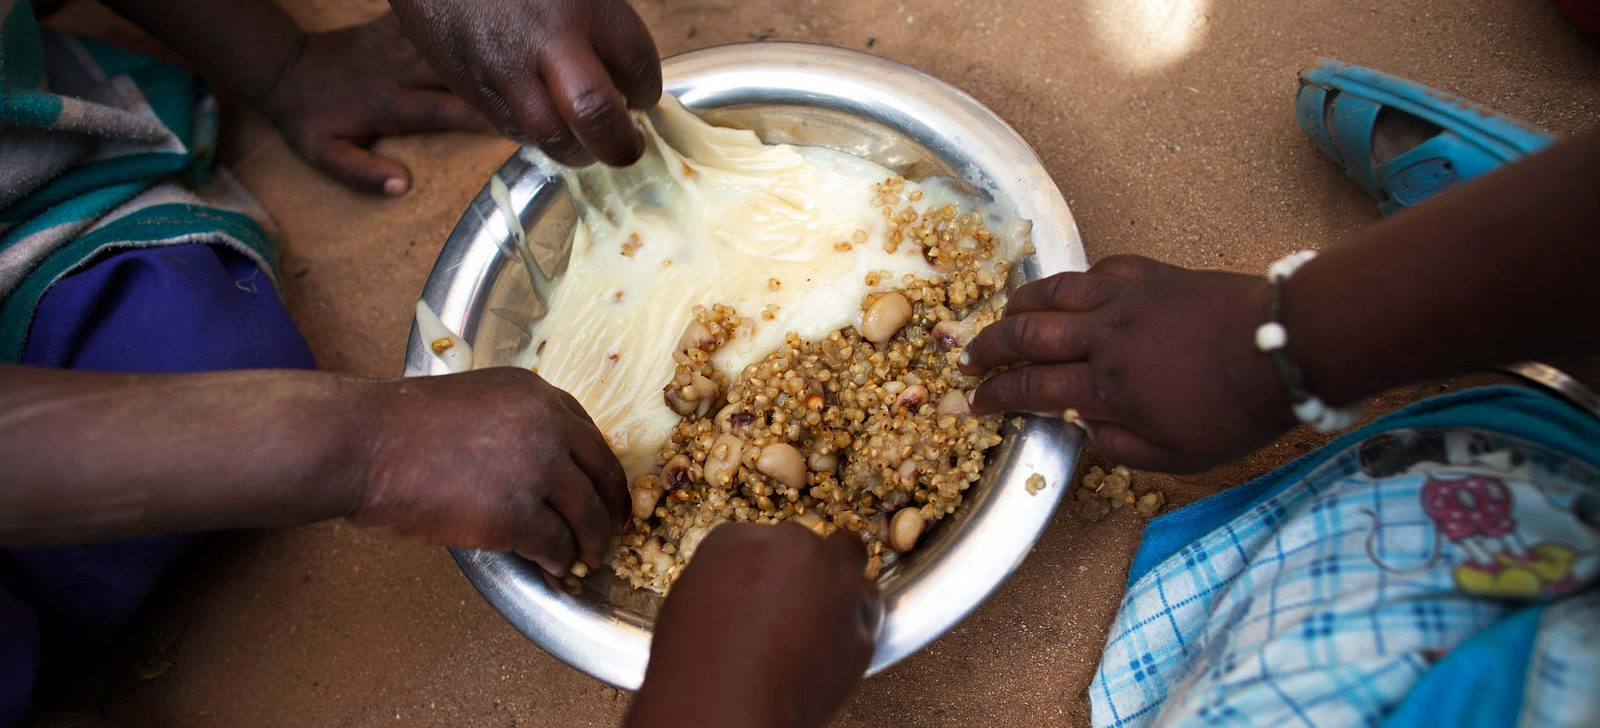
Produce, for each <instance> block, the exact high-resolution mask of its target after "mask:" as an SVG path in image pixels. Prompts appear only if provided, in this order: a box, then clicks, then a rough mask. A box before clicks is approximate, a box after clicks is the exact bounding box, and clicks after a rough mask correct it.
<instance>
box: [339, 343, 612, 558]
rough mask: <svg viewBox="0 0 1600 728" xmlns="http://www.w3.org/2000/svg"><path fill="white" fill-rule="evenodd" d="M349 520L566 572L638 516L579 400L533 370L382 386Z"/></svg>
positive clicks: (599, 553)
mask: <svg viewBox="0 0 1600 728" xmlns="http://www.w3.org/2000/svg"><path fill="white" fill-rule="evenodd" d="M367 405H368V407H370V409H371V412H372V415H371V419H370V420H369V422H370V423H371V427H370V429H371V436H370V437H369V438H367V439H366V440H365V442H366V443H368V444H367V452H366V455H365V462H366V465H365V467H364V468H363V469H362V472H361V482H362V487H361V493H360V498H359V500H358V505H357V506H356V509H355V511H354V513H352V514H351V516H350V520H351V522H353V523H355V524H356V525H358V526H364V527H371V528H379V529H383V530H386V531H390V532H393V533H395V534H397V535H400V536H403V537H409V538H414V539H419V540H422V541H425V542H428V543H434V544H441V545H446V546H453V547H458V548H474V549H485V550H490V551H516V552H517V553H518V554H521V555H522V556H523V557H524V558H527V559H529V560H532V561H534V562H535V563H537V564H539V566H541V567H543V568H544V570H545V571H548V572H550V573H551V574H554V575H556V576H565V575H566V574H567V572H568V571H569V569H570V567H571V566H572V564H573V562H574V560H577V559H581V560H582V561H583V562H584V563H585V564H587V565H589V566H590V567H591V568H599V567H600V566H601V565H602V563H603V562H604V559H605V556H606V551H607V550H608V549H609V547H610V543H611V538H612V536H613V534H615V533H616V532H617V530H618V529H619V528H620V527H621V525H622V524H623V523H625V522H626V521H627V519H628V513H629V510H630V505H629V503H630V501H629V498H628V489H627V482H626V478H625V476H624V475H623V472H622V466H621V465H620V464H618V462H617V459H616V456H614V455H612V453H611V448H610V447H609V446H608V445H607V444H606V441H605V438H603V437H602V436H601V435H600V432H599V431H598V430H596V429H595V426H594V422H593V421H592V420H590V419H589V416H588V415H587V414H585V413H584V411H583V407H582V406H580V405H579V404H578V402H577V400H575V399H573V398H572V396H571V395H569V394H567V393H566V392H563V391H561V390H559V389H556V388H555V387H553V386H551V385H549V384H548V383H546V382H545V381H544V380H542V379H540V378H539V377H538V376H537V375H535V374H533V373H532V372H530V371H527V370H525V369H517V368H510V367H506V368H499V369H483V370H477V371H471V372H465V373H462V374H451V375H446V376H437V377H420V378H411V379H401V380H394V381H386V382H382V383H379V384H378V385H377V388H376V390H375V391H374V392H373V393H371V394H370V395H369V396H368V398H367Z"/></svg>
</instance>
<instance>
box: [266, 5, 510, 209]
mask: <svg viewBox="0 0 1600 728" xmlns="http://www.w3.org/2000/svg"><path fill="white" fill-rule="evenodd" d="M302 43H303V45H302V46H301V47H300V49H299V51H298V53H296V54H295V55H294V56H292V57H291V58H290V60H289V62H288V63H287V64H286V65H285V67H284V68H283V70H282V71H281V72H280V73H279V74H278V77H277V80H276V81H275V82H274V83H273V85H272V87H271V89H270V91H269V92H268V93H267V95H266V97H265V99H264V100H263V101H262V102H261V107H262V111H263V112H264V113H266V115H267V116H268V118H270V119H271V120H272V122H273V124H275V125H276V126H277V127H278V129H279V130H280V131H281V132H282V133H283V137H284V139H285V140H286V141H288V143H289V146H290V147H291V148H293V149H294V150H295V152H296V153H298V154H299V155H300V156H301V157H304V158H305V159H306V161H308V162H310V163H311V164H312V165H313V166H315V167H316V168H317V169H320V170H322V171H323V172H325V173H327V174H328V175H329V176H331V177H333V178H334V179H337V180H339V181H340V182H343V183H344V184H346V185H349V186H351V187H354V188H356V189H359V190H364V191H367V192H373V193H379V192H381V193H385V194H390V195H399V194H404V193H405V192H406V191H407V190H409V189H410V188H411V175H410V173H409V172H407V171H406V168H405V167H403V166H401V165H400V163H398V162H396V161H394V160H392V159H387V158H384V157H380V156H378V155H376V154H374V153H372V152H371V151H370V147H371V146H372V144H373V142H375V141H376V140H377V139H378V137H380V136H384V135H388V134H415V133H422V132H433V131H475V132H484V133H494V129H493V127H491V126H490V125H489V123H488V122H486V121H484V120H483V118H482V117H480V116H479V115H478V114H477V112H475V111H473V109H472V107H470V106H468V105H467V103H466V102H464V101H462V100H461V98H460V97H458V96H456V95H455V94H454V93H451V92H450V91H449V90H448V89H447V88H446V87H445V86H444V84H443V82H441V81H440V80H439V77H438V76H437V75H436V74H434V73H433V71H432V69H430V68H429V67H428V65H427V64H426V63H425V62H423V60H422V58H421V56H419V55H418V54H417V51H416V48H414V47H413V46H412V45H411V41H409V40H407V39H406V36H405V34H404V33H402V32H401V30H400V24H399V23H398V22H396V21H395V18H394V15H392V14H386V15H384V16H383V17H382V18H379V19H378V20H375V21H373V22H370V23H367V24H365V25H358V26H354V27H351V28H344V29H341V30H335V31H332V32H328V33H312V34H309V35H307V36H305V38H304V39H303V41H302Z"/></svg>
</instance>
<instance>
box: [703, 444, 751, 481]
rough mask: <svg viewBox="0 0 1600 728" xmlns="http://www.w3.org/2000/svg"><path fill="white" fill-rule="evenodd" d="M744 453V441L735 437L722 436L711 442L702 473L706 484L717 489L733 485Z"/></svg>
mask: <svg viewBox="0 0 1600 728" xmlns="http://www.w3.org/2000/svg"><path fill="white" fill-rule="evenodd" d="M743 453H744V440H742V439H740V438H739V437H737V436H735V435H728V434H723V435H720V436H718V437H717V439H716V440H713V441H712V443H711V451H710V452H708V453H706V462H705V466H704V472H705V476H706V482H707V483H710V484H711V485H713V486H715V487H718V488H726V487H728V486H729V485H732V484H733V477H734V476H735V475H737V474H738V472H739V461H740V459H741V456H742V454H743Z"/></svg>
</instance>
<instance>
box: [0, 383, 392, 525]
mask: <svg viewBox="0 0 1600 728" xmlns="http://www.w3.org/2000/svg"><path fill="white" fill-rule="evenodd" d="M0 373H3V377H0V461H4V462H6V463H9V466H8V467H7V468H6V470H5V475H4V476H3V479H4V487H3V488H0V543H5V544H9V545H17V544H37V543H59V542H71V541H92V540H100V539H107V538H125V537H132V536H144V535H150V534H157V533H174V532H180V531H195V530H210V529H221V528H239V527H261V526H276V525H284V524H292V523H304V522H309V521H315V520H320V519H324V518H332V517H334V516H342V515H348V514H350V513H351V512H353V511H354V510H355V505H356V499H357V497H358V496H359V495H360V494H359V492H358V491H357V487H356V486H357V484H358V478H357V471H358V470H359V458H358V457H357V454H358V453H357V451H356V449H357V447H358V443H357V442H355V441H354V440H355V438H353V437H352V434H353V433H357V432H360V431H361V429H362V427H361V425H362V422H361V420H362V418H364V417H367V416H368V414H369V413H366V412H363V411H362V410H361V408H359V407H356V406H353V405H355V404H356V403H357V402H358V401H359V399H360V398H361V397H363V396H364V395H365V394H366V393H367V390H368V389H370V387H368V386H367V385H364V384H363V383H362V382H359V381H357V380H353V379H350V378H346V377H339V376H335V375H329V374H320V373H316V372H295V371H246V372H219V373H215V374H194V375H182V376H149V375H130V374H105V373H91V372H71V371H57V370H52V369H37V368H32V367H13V366H7V367H4V368H3V369H0Z"/></svg>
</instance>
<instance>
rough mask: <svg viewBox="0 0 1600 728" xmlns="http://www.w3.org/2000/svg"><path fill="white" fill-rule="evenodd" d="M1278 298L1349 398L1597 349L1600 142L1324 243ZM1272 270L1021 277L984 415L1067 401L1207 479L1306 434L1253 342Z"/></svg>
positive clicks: (1107, 436) (1049, 408)
mask: <svg viewBox="0 0 1600 728" xmlns="http://www.w3.org/2000/svg"><path fill="white" fill-rule="evenodd" d="M1326 248H1327V249H1326V250H1325V251H1324V253H1323V254H1322V255H1321V256H1320V257H1318V258H1317V259H1315V260H1313V261H1312V262H1310V263H1308V264H1307V265H1306V266H1305V267H1304V268H1303V269H1302V270H1301V271H1300V272H1298V273H1296V274H1295V276H1294V277H1293V278H1292V279H1290V280H1289V281H1288V282H1287V283H1286V284H1285V287H1284V304H1283V322H1284V324H1285V325H1286V327H1287V329H1288V331H1289V347H1288V354H1289V358H1290V360H1291V361H1293V362H1294V363H1295V364H1296V365H1297V366H1299V367H1300V368H1301V369H1303V370H1304V371H1305V373H1306V378H1307V380H1308V384H1309V388H1310V390H1311V392H1312V393H1314V394H1316V395H1318V396H1320V397H1322V398H1324V399H1325V400H1327V401H1328V402H1330V403H1333V404H1343V403H1347V402H1351V401H1354V400H1357V399H1359V398H1361V397H1363V396H1366V395H1370V394H1374V393H1377V392H1380V391H1382V390H1384V389H1386V388H1389V387H1393V386H1396V385H1400V384H1404V383H1408V382H1413V381H1417V380H1419V379H1423V378H1427V377H1435V376H1445V375H1451V374H1457V373H1462V372H1466V371H1469V370H1472V369H1474V368H1479V367H1484V366H1490V365H1495V364H1504V363H1509V362H1514V361H1518V360H1522V359H1530V358H1538V357H1549V356H1558V355H1574V354H1583V353H1591V352H1594V351H1595V350H1596V349H1597V348H1600V328H1597V327H1596V326H1595V325H1594V321H1596V319H1597V317H1600V285H1597V284H1596V281H1595V275H1596V273H1597V272H1600V131H1597V132H1590V133H1588V134H1585V135H1583V136H1581V137H1579V138H1577V139H1573V140H1571V141H1568V142H1565V143H1562V144H1559V145H1557V146H1555V147H1553V148H1551V149H1550V150H1547V151H1546V152H1544V153H1542V154H1539V155H1537V156H1534V157H1531V158H1529V159H1526V160H1524V161H1522V162H1519V163H1517V164H1513V165H1510V166H1508V167H1506V168H1504V169H1500V170H1497V171H1495V172H1494V173H1492V174H1489V175H1487V176H1485V177H1483V178H1481V179H1478V180H1474V181H1473V182H1471V183H1469V184H1466V185H1463V186H1462V187H1460V188H1459V189H1454V190H1450V191H1447V192H1445V193H1443V194H1441V195H1440V196H1439V197H1438V198H1437V199H1433V200H1429V201H1428V202H1427V203H1426V204H1423V205H1421V206H1418V207H1417V208H1415V209H1412V210H1408V211H1406V212H1404V213H1402V214H1400V215H1397V216H1395V217H1394V218H1392V219H1390V220H1386V221H1384V222H1382V223H1379V224H1376V225H1373V226H1371V227H1369V228H1367V229H1365V230H1362V231H1361V232H1359V233H1357V234H1355V235H1353V236H1351V237H1350V238H1348V239H1346V240H1343V241H1339V242H1337V243H1336V244H1333V245H1329V246H1326ZM1269 294H1270V289H1269V288H1268V286H1267V283H1266V282H1265V280H1264V279H1263V278H1261V277H1259V276H1245V275H1237V274H1232V273H1221V272H1214V271H1191V270H1185V269H1182V268H1176V267H1173V266H1169V265H1164V264H1161V263H1157V262H1155V261H1150V260H1146V259H1143V258H1131V257H1121V258H1112V259H1107V260H1104V261H1101V262H1100V263H1098V264H1096V265H1095V267H1094V268H1092V269H1091V270H1090V271H1089V272H1088V273H1068V274H1062V275H1058V276H1054V277H1052V278H1049V279H1046V280H1044V281H1040V282H1038V283H1034V284H1032V285H1029V286H1025V287H1024V288H1022V289H1021V290H1019V291H1018V292H1017V294H1016V295H1015V296H1014V297H1013V298H1012V301H1011V303H1010V304H1009V306H1008V307H1007V311H1006V316H1005V317H1004V318H1003V319H1002V320H1001V321H999V322H997V323H995V324H994V325H993V326H990V327H989V328H988V329H986V330H985V331H984V332H982V333H981V334H979V335H978V337H977V338H976V339H974V340H973V342H972V345H971V347H970V351H969V355H970V357H971V364H970V365H967V366H965V367H964V368H965V369H966V370H967V371H968V372H969V373H981V372H984V371H987V370H989V369H991V368H993V367H996V366H999V365H1002V364H1009V363H1018V362H1027V363H1029V365H1027V366H1020V367H1017V368H1015V369H1011V370H1009V371H1006V372H1003V373H1000V374H997V375H996V376H994V377H992V378H991V379H989V380H988V381H987V382H985V383H984V384H983V385H982V386H981V387H979V389H978V390H977V394H976V398H975V401H974V403H973V408H974V410H975V411H978V412H993V411H999V410H1019V411H1033V412H1041V413H1050V414H1054V415H1058V416H1059V415H1060V414H1061V413H1062V412H1063V410H1065V409H1067V408H1073V409H1076V410H1078V411H1079V414H1080V415H1081V416H1082V417H1083V418H1084V420H1085V421H1086V422H1087V423H1088V426H1089V428H1090V433H1091V434H1092V435H1093V436H1094V438H1095V441H1096V443H1097V444H1098V445H1099V446H1100V448H1101V450H1102V451H1104V452H1105V453H1106V454H1107V455H1108V456H1110V457H1112V458H1113V459H1117V460H1119V461H1121V462H1125V463H1128V464H1130V465H1136V466H1140V467H1147V468H1155V469H1168V470H1199V469H1203V468H1207V467H1212V466H1215V465H1219V464H1221V463H1223V462H1226V461H1227V460H1230V459H1232V458H1235V457H1238V456H1240V455H1244V454H1245V453H1248V452H1250V451H1251V450H1253V449H1255V448H1257V447H1260V446H1262V445H1264V444H1266V443H1268V442H1270V441H1271V440H1272V439H1273V438H1275V437H1277V436H1278V435H1280V434H1282V432H1283V431H1284V430H1286V429H1288V428H1289V427H1290V426H1292V425H1293V424H1294V419H1293V417H1292V415H1291V413H1290V408H1289V400H1288V396H1287V393H1286V390H1285V388H1284V385H1283V383H1282V381H1281V380H1280V379H1279V377H1278V374H1277V372H1276V371H1275V370H1274V369H1273V368H1272V366H1271V363H1270V360H1269V359H1268V358H1267V357H1266V356H1265V355H1263V354H1261V353H1260V352H1257V351H1256V350H1255V348H1254V346H1253V345H1252V341H1253V332H1254V330H1255V328H1256V327H1257V326H1258V325H1260V324H1261V323H1263V322H1264V321H1265V320H1266V312H1267V302H1268V297H1269Z"/></svg>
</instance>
